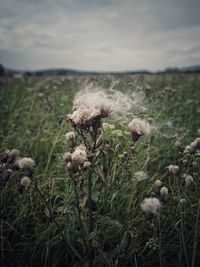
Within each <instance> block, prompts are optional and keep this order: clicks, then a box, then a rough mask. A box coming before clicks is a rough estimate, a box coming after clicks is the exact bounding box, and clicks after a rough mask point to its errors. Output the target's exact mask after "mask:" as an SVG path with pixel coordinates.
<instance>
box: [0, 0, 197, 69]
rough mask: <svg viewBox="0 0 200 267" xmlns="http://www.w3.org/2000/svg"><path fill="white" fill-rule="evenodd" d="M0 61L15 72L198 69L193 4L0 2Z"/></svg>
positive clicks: (193, 0)
mask: <svg viewBox="0 0 200 267" xmlns="http://www.w3.org/2000/svg"><path fill="white" fill-rule="evenodd" d="M0 62H1V63H3V64H4V65H5V66H8V67H13V68H17V69H30V70H32V69H41V68H49V67H66V68H73V69H81V70H99V71H107V70H113V71H119V70H135V69H151V70H157V69H162V68H165V67H168V66H189V65H197V64H200V0H0Z"/></svg>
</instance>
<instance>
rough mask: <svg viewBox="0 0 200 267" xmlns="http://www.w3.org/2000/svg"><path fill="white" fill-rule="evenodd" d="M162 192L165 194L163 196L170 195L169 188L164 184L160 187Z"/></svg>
mask: <svg viewBox="0 0 200 267" xmlns="http://www.w3.org/2000/svg"><path fill="white" fill-rule="evenodd" d="M160 194H161V195H163V196H166V195H168V188H167V187H165V186H163V187H162V188H161V189H160Z"/></svg>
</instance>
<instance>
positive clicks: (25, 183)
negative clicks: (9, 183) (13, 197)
mask: <svg viewBox="0 0 200 267" xmlns="http://www.w3.org/2000/svg"><path fill="white" fill-rule="evenodd" d="M30 184H31V179H30V178H29V177H28V176H24V177H22V178H21V180H20V185H22V186H24V187H29V186H30Z"/></svg>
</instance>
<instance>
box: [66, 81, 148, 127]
mask: <svg viewBox="0 0 200 267" xmlns="http://www.w3.org/2000/svg"><path fill="white" fill-rule="evenodd" d="M113 87H114V85H113V86H111V88H110V89H106V90H105V89H102V88H100V87H98V86H96V85H94V84H92V83H91V84H85V85H84V88H83V89H82V90H81V91H79V92H78V93H77V94H76V95H75V98H74V105H73V113H72V114H69V115H68V117H69V119H70V120H71V121H72V122H73V123H74V124H76V125H80V124H83V125H84V124H90V123H91V121H92V120H94V119H95V118H97V117H102V118H104V117H107V116H111V117H112V118H113V119H115V120H122V121H123V122H124V121H126V119H127V114H128V113H129V112H133V111H136V110H137V111H138V110H143V109H144V103H143V102H144V97H145V94H144V93H143V92H141V91H140V92H139V91H138V92H131V93H126V94H124V93H122V92H120V91H118V90H113Z"/></svg>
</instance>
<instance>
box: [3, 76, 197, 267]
mask: <svg viewBox="0 0 200 267" xmlns="http://www.w3.org/2000/svg"><path fill="white" fill-rule="evenodd" d="M116 78H117V79H118V80H119V83H118V84H117V86H116V89H119V90H122V91H123V92H126V91H127V90H135V89H136V88H137V87H141V88H142V87H144V86H145V85H146V84H149V85H150V86H151V89H150V91H149V92H148V93H147V95H146V98H145V103H146V106H147V111H146V112H145V113H144V114H143V117H145V118H147V119H151V121H152V122H153V124H155V126H156V130H155V132H154V134H153V136H151V138H141V140H139V142H138V144H137V146H136V156H135V157H134V159H133V160H132V161H130V162H129V163H127V162H123V160H122V159H121V157H120V155H121V154H122V153H123V152H124V151H130V146H131V138H130V135H129V134H126V133H124V132H123V131H125V132H126V131H127V129H124V126H123V127H122V126H120V125H119V124H116V128H117V129H119V130H121V131H122V132H123V135H122V136H119V135H116V134H114V133H113V132H112V130H110V131H106V136H105V138H107V139H111V138H112V139H113V144H112V149H111V152H110V154H109V153H108V154H106V153H105V157H104V159H103V161H104V162H108V163H109V172H108V175H107V177H106V179H107V180H106V183H105V184H104V185H103V184H102V183H99V182H98V181H97V176H95V175H94V176H93V178H92V179H93V183H94V184H95V186H94V188H93V192H92V197H93V199H94V201H95V205H96V207H95V210H94V214H95V216H96V217H95V223H94V229H93V232H92V233H90V235H88V233H87V223H86V222H85V221H84V219H83V224H84V226H85V228H84V229H86V230H85V233H84V234H83V233H81V230H80V227H79V222H78V214H77V206H76V200H75V196H74V191H73V184H72V183H71V181H70V179H69V177H68V176H67V173H66V170H65V163H64V161H63V158H62V156H63V154H64V153H65V152H67V151H68V147H67V143H66V140H65V133H66V132H67V131H68V130H69V129H70V126H69V125H68V124H67V123H63V124H59V118H60V116H62V115H63V116H64V117H66V115H67V114H68V113H69V112H71V108H72V102H73V97H74V95H75V93H76V92H77V91H78V90H79V88H80V87H81V85H82V84H83V83H84V82H85V78H83V77H72V78H62V77H58V78H26V79H21V80H19V79H7V80H6V79H1V80H0V105H1V112H0V123H1V128H0V144H1V149H0V151H1V152H2V153H3V152H4V150H5V149H6V148H8V149H13V148H16V149H19V150H20V154H21V155H22V156H23V157H32V158H33V159H34V160H35V162H36V167H35V170H34V175H33V183H32V186H31V187H30V188H29V189H28V190H25V191H24V192H23V194H19V192H18V190H17V187H18V184H19V181H20V177H21V175H22V173H21V172H20V171H16V172H15V173H14V174H13V175H12V177H11V179H10V180H9V181H8V182H7V183H6V185H5V186H4V187H2V188H1V263H2V266H88V264H89V261H88V251H87V249H86V246H85V245H84V241H83V238H82V236H83V235H84V237H85V239H86V243H88V242H90V241H91V242H92V247H93V251H94V252H93V266H198V265H199V264H200V243H199V239H200V228H199V224H200V218H199V216H200V214H199V213H200V211H199V210H200V204H199V194H200V180H199V179H200V159H199V154H198V153H197V155H195V156H193V155H192V156H191V157H190V160H191V161H192V162H194V161H196V162H197V167H196V169H194V168H193V167H190V168H186V169H182V173H189V174H191V175H193V173H195V177H196V178H195V183H196V187H195V188H194V189H193V190H187V189H185V187H184V186H183V185H181V183H180V182H179V183H178V184H177V183H176V180H175V179H174V177H172V176H170V175H168V174H167V171H166V167H167V166H168V165H169V164H180V161H179V160H180V159H181V158H182V157H183V155H182V153H180V152H179V151H178V149H177V148H175V146H174V143H175V141H176V140H177V139H178V140H180V141H181V143H182V144H183V146H186V145H188V144H189V143H191V141H193V140H194V139H195V138H196V137H197V136H198V134H197V130H198V129H199V128H200V121H199V115H200V75H198V74H188V75H146V76H131V75H130V76H129V75H124V76H119V77H116ZM90 80H91V78H89V81H90ZM96 82H97V83H98V84H100V85H101V86H103V87H105V88H108V87H109V85H110V83H111V81H110V80H109V79H108V78H106V77H99V78H98V79H97V81H96ZM167 87H168V88H169V89H166V88H167ZM137 90H138V89H137ZM108 122H109V123H114V122H110V121H109V120H108ZM106 155H107V157H108V158H106ZM100 164H102V162H100ZM137 171H144V172H146V173H147V175H148V179H145V180H142V181H140V182H139V181H137V180H136V178H135V175H134V173H135V172H137ZM1 176H2V175H1ZM156 179H161V180H162V181H163V185H165V186H166V187H168V188H169V196H168V199H167V201H166V203H164V205H163V207H162V209H161V212H160V216H158V217H155V218H153V220H151V221H147V220H145V219H144V216H143V214H142V212H141V210H140V203H141V201H142V200H143V199H144V198H145V197H149V196H150V194H151V192H152V190H153V184H154V181H155V180H156ZM180 198H185V199H186V200H187V202H186V204H185V205H180V203H179V200H180ZM84 216H86V214H84V212H83V217H84ZM149 241H152V245H151V244H150V243H151V242H150V243H149Z"/></svg>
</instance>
